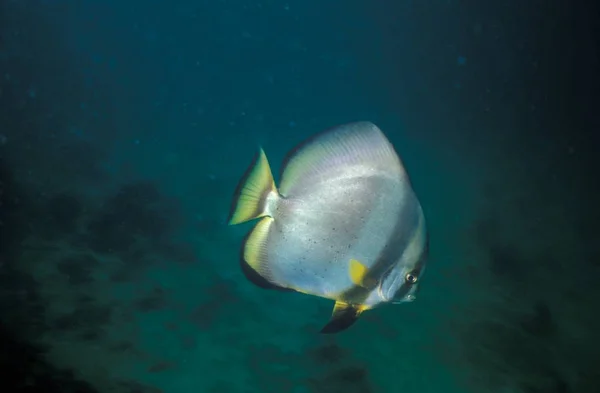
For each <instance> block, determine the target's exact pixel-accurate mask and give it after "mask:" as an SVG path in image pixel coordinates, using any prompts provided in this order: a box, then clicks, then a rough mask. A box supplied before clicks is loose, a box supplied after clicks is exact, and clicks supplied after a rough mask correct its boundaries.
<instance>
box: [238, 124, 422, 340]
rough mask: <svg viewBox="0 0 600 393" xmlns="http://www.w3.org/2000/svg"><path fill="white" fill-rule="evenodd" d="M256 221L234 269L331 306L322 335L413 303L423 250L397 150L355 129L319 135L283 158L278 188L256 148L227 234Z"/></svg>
mask: <svg viewBox="0 0 600 393" xmlns="http://www.w3.org/2000/svg"><path fill="white" fill-rule="evenodd" d="M249 221H256V223H255V225H254V226H253V227H252V229H251V230H250V231H249V232H248V234H247V235H246V237H245V238H244V240H243V243H242V246H241V257H240V266H241V270H242V272H243V273H244V275H245V277H246V279H247V280H248V281H250V282H251V283H253V284H255V285H256V286H258V287H261V288H264V289H272V290H279V291H284V292H285V291H287V292H290V291H295V292H299V293H303V294H306V295H312V296H317V297H321V298H325V299H329V300H333V301H334V302H335V303H334V306H333V311H332V313H331V317H330V319H329V321H328V322H327V324H326V325H325V326H324V327H323V328H322V329H321V331H320V332H321V333H324V334H334V333H339V332H341V331H344V330H346V329H348V328H349V327H350V326H352V325H353V324H354V323H355V322H356V321H357V320H358V318H359V317H360V316H361V314H362V313H363V312H364V311H367V310H371V309H374V308H376V307H379V306H381V305H383V304H386V303H393V304H399V303H405V302H411V301H413V300H415V298H416V295H417V292H418V288H419V284H420V282H421V278H422V275H423V272H424V270H425V264H426V260H427V256H428V250H429V237H428V233H427V228H426V222H425V217H424V214H423V209H422V207H421V204H420V202H419V200H418V198H417V196H416V194H415V192H414V190H413V187H412V185H411V181H410V179H409V177H408V174H407V172H406V170H405V167H404V165H403V163H402V161H401V159H400V157H399V156H398V154H397V153H396V150H395V149H394V147H393V145H392V144H391V143H390V141H389V140H388V139H387V137H386V136H385V135H384V133H383V132H382V131H381V130H380V129H379V127H377V126H376V125H375V124H373V123H371V122H368V121H359V122H354V123H348V124H343V125H340V126H337V127H333V128H330V129H328V130H325V131H323V132H320V133H317V134H316V135H314V136H313V137H311V138H309V139H307V140H306V141H304V142H303V143H301V144H300V145H298V146H297V147H296V148H294V149H292V150H291V151H290V152H289V153H288V155H287V156H286V158H285V160H284V163H283V165H282V171H281V175H280V178H279V186H278V187H277V185H276V183H275V180H274V177H273V174H272V171H271V167H270V164H269V161H268V160H267V156H266V154H265V152H264V150H263V149H262V148H259V150H258V153H257V154H256V156H255V158H254V160H253V162H252V164H251V165H250V166H249V168H248V169H247V171H246V173H245V174H244V175H243V176H242V178H241V180H240V182H239V184H238V186H237V188H236V190H235V193H234V197H233V202H232V207H231V210H230V213H229V217H228V224H229V225H238V224H242V223H245V222H249Z"/></svg>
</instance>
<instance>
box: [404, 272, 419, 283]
mask: <svg viewBox="0 0 600 393" xmlns="http://www.w3.org/2000/svg"><path fill="white" fill-rule="evenodd" d="M404 279H405V280H406V282H407V283H409V284H414V283H416V282H417V279H418V278H417V276H415V275H414V274H412V273H407V274H406V276H404Z"/></svg>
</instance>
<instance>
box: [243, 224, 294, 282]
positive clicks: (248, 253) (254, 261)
mask: <svg viewBox="0 0 600 393" xmlns="http://www.w3.org/2000/svg"><path fill="white" fill-rule="evenodd" d="M272 224H273V219H272V218H271V217H263V218H262V219H261V220H260V221H259V222H258V223H257V224H256V225H255V226H254V229H252V230H251V231H250V233H248V236H246V239H245V240H244V243H243V247H242V255H241V257H240V266H241V268H242V272H243V273H244V276H246V279H247V280H248V281H250V282H251V283H252V284H254V285H256V286H257V287H260V288H264V289H276V290H280V291H292V290H291V289H288V288H284V287H282V286H279V285H277V283H275V282H274V281H273V278H272V277H271V274H270V273H271V271H270V266H269V256H268V250H267V241H268V238H269V231H270V228H271V225H272Z"/></svg>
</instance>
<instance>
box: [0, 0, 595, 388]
mask: <svg viewBox="0 0 600 393" xmlns="http://www.w3.org/2000/svg"><path fill="white" fill-rule="evenodd" d="M599 16H600V13H599V11H598V9H597V7H595V6H594V5H592V4H591V3H589V4H588V3H584V2H578V3H577V4H575V3H573V4H571V3H569V2H566V1H558V0H549V1H537V0H530V1H517V0H506V1H496V2H487V1H476V0H465V1H454V0H450V1H449V0H418V1H417V0H414V1H410V0H397V1H341V0H331V1H321V2H317V1H314V0H302V1H301V0H289V1H277V0H263V1H247V0H218V1H216V0H215V1H205V0H197V1H191V0H172V1H157V0H154V1H139V0H130V1H92V0H80V1H73V0H3V1H2V2H0V376H1V380H0V381H1V382H0V390H1V391H2V392H3V393H4V392H6V393H13V392H14V393H17V392H34V391H36V392H37V391H41V392H45V393H54V392H61V393H62V392H65V393H75V392H76V393H88V392H89V393H159V392H163V393H188V392H190V393H192V392H194V393H238V392H239V393H338V392H339V393H380V392H381V393H396V392H402V393H439V392H444V393H597V392H600V372H599V371H598V370H599V369H598V366H597V365H598V364H599V361H600V355H599V353H600V343H599V341H598V338H597V336H598V331H600V319H599V317H598V315H597V314H598V313H597V310H598V306H597V304H598V301H599V300H600V289H599V288H600V287H599V286H598V284H597V283H598V280H599V279H600V246H599V243H598V239H599V237H600V236H599V235H600V229H599V228H600V227H599V222H600V209H599V207H598V200H600V198H599V192H598V190H599V187H600V176H599V175H598V173H599V172H598V170H597V169H596V168H599V167H600V166H599V165H598V161H600V158H599V157H600V135H599V132H600V116H599V115H598V113H600V112H599V111H600V107H599V103H600V80H599V79H598V76H597V71H598V69H600V53H599V51H600V49H599V48H600V39H599V34H600V31H599V30H598V26H600V24H599V23H600V20H599V19H600V18H599ZM358 120H369V121H372V122H374V123H376V124H377V125H378V126H379V127H380V128H381V129H382V130H383V131H384V132H385V133H386V135H387V136H388V137H389V139H390V140H391V142H392V143H393V144H394V146H395V147H396V150H397V151H398V153H399V154H400V155H401V157H402V159H403V161H404V164H405V166H406V168H407V171H408V172H409V174H410V177H411V181H412V183H413V186H414V188H415V191H416V193H417V195H418V197H419V199H420V200H421V203H422V205H423V208H424V211H425V215H426V219H427V222H428V228H429V233H430V255H429V261H428V266H427V271H426V274H425V277H424V280H423V282H422V283H421V287H420V292H419V296H418V299H417V300H416V301H415V302H413V303H410V304H402V305H390V306H385V307H381V308H379V309H377V310H373V311H369V312H368V313H365V315H364V317H362V318H361V319H360V321H358V322H357V323H356V325H355V326H353V327H352V328H350V329H349V330H347V331H345V332H343V333H340V334H338V335H334V336H324V335H320V334H319V333H318V332H319V330H320V329H321V327H322V326H323V325H324V324H325V323H326V321H327V320H328V319H329V316H330V313H331V307H332V303H331V302H330V301H327V300H322V299H318V298H314V297H308V296H304V295H300V294H293V293H280V292H273V291H268V290H262V289H259V288H257V287H255V286H253V285H252V284H251V283H249V282H248V281H247V280H246V279H245V278H244V276H243V274H242V272H241V270H240V268H239V263H238V260H239V246H240V243H241V241H242V239H243V237H244V235H245V233H246V232H247V231H248V229H249V228H250V226H248V225H245V226H241V227H229V226H227V225H226V224H225V220H226V217H227V214H228V212H229V208H230V203H231V196H232V195H233V192H234V190H235V188H236V185H237V182H238V180H239V178H240V176H241V175H242V174H243V173H244V171H245V170H246V167H247V165H248V164H249V163H250V162H251V160H252V157H253V155H254V154H255V153H256V149H257V148H258V146H262V147H263V148H264V149H265V151H266V152H267V154H268V156H269V159H270V162H271V164H272V166H273V169H274V172H276V173H277V172H279V169H280V166H281V162H282V160H283V158H284V156H285V155H286V153H287V152H288V151H289V150H290V149H292V148H293V147H294V146H295V145H296V144H297V143H299V142H301V141H302V140H303V139H305V138H307V137H309V136H311V135H313V134H315V133H317V132H319V131H321V130H323V129H326V128H329V127H332V126H335V125H338V124H342V123H347V122H352V121H358Z"/></svg>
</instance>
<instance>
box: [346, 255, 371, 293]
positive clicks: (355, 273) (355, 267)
mask: <svg viewBox="0 0 600 393" xmlns="http://www.w3.org/2000/svg"><path fill="white" fill-rule="evenodd" d="M348 273H349V274H350V279H351V280H352V282H353V283H354V284H355V285H358V286H360V287H363V288H366V289H372V288H374V287H375V285H377V281H376V280H375V279H373V278H371V277H369V276H368V275H367V274H368V273H369V269H368V268H367V267H366V266H365V265H363V264H362V263H361V262H360V261H357V260H356V259H351V260H350V266H349V267H348Z"/></svg>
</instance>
